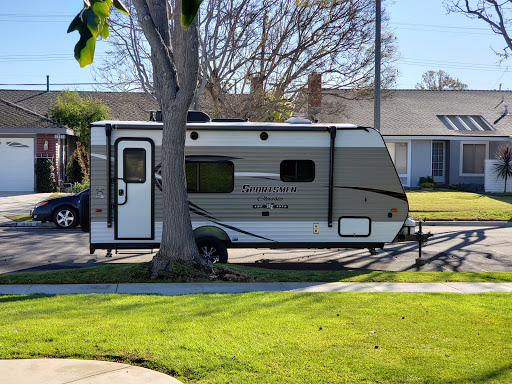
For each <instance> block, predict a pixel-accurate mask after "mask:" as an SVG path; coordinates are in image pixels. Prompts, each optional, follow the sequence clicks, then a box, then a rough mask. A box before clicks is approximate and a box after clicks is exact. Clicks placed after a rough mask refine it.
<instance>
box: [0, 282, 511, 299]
mask: <svg viewBox="0 0 512 384" xmlns="http://www.w3.org/2000/svg"><path fill="white" fill-rule="evenodd" d="M246 292H395V293H399V292H413V293H414V292H418V293H419V292H451V293H485V292H512V283H456V282H447V283H373V282H368V283H366V282H336V283H139V284H62V285H51V284H48V285H0V294H1V295H32V294H48V295H60V294H77V293H126V294H157V295H164V296H177V295H188V294H194V293H246Z"/></svg>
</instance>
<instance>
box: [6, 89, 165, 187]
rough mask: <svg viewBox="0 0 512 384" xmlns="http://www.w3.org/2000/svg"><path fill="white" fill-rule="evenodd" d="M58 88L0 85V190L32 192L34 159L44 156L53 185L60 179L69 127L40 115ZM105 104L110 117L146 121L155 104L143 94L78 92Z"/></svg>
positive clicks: (70, 143) (71, 139) (70, 144)
mask: <svg viewBox="0 0 512 384" xmlns="http://www.w3.org/2000/svg"><path fill="white" fill-rule="evenodd" d="M60 93H61V92H60V91H47V92H44V91H37V90H0V191H29V192H33V191H35V172H34V167H35V162H36V160H35V159H37V158H40V157H43V158H50V159H52V160H53V164H54V167H55V180H56V183H57V185H58V186H62V184H63V183H64V182H65V181H66V176H65V166H66V164H67V163H68V159H69V156H70V155H71V154H72V153H73V151H74V149H75V147H76V135H77V133H75V132H74V131H73V130H72V129H69V128H68V127H65V126H62V125H61V124H59V123H57V122H55V121H52V120H50V119H49V118H47V117H46V116H47V115H48V110H49V109H50V108H51V106H52V104H53V103H54V101H55V99H56V97H57V96H58V95H60ZM79 94H80V96H82V97H89V96H92V97H94V98H96V99H100V100H102V101H103V102H104V103H105V104H107V105H108V106H109V107H110V111H111V113H110V118H111V119H119V120H147V119H148V113H147V112H146V111H147V110H152V109H153V110H154V109H158V108H157V104H156V102H154V101H153V100H152V99H150V98H149V97H148V96H147V95H146V94H144V93H128V92H123V93H119V92H79Z"/></svg>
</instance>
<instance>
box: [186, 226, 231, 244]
mask: <svg viewBox="0 0 512 384" xmlns="http://www.w3.org/2000/svg"><path fill="white" fill-rule="evenodd" d="M200 237H215V238H216V239H218V240H220V241H222V242H223V243H225V244H229V243H230V242H231V241H230V239H229V236H228V235H227V233H226V232H224V231H223V230H222V229H220V228H217V227H213V226H204V227H198V228H196V229H194V238H195V239H196V240H197V239H198V238H200Z"/></svg>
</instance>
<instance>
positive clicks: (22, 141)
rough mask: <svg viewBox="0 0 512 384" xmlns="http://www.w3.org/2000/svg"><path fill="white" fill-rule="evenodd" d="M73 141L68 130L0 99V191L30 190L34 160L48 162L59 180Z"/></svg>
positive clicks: (70, 131)
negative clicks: (49, 160) (43, 159)
mask: <svg viewBox="0 0 512 384" xmlns="http://www.w3.org/2000/svg"><path fill="white" fill-rule="evenodd" d="M74 138H75V132H74V131H73V130H72V129H69V128H67V127H65V126H62V125H60V124H58V123H56V122H55V121H52V120H50V119H48V118H46V117H44V116H42V115H40V114H37V113H35V112H32V111H29V110H27V109H25V108H22V107H20V106H18V105H15V104H12V103H9V102H7V101H5V100H1V99H0V191H34V186H35V173H34V164H35V159H36V158H50V159H52V160H53V163H54V167H55V179H56V180H62V177H63V174H64V164H65V163H66V159H67V158H68V157H69V155H70V151H72V147H73V146H74V143H75V140H74Z"/></svg>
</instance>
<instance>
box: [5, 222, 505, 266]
mask: <svg viewBox="0 0 512 384" xmlns="http://www.w3.org/2000/svg"><path fill="white" fill-rule="evenodd" d="M425 230H427V231H432V232H433V233H434V237H433V238H431V239H430V241H429V244H428V245H427V246H426V247H424V249H423V258H424V260H425V262H426V264H425V265H424V266H421V267H420V266H417V265H416V264H415V260H416V258H417V257H418V245H417V244H416V243H400V244H388V245H386V246H385V247H384V249H383V250H380V249H379V250H378V253H377V254H376V255H370V253H369V252H368V251H367V250H365V249H309V250H308V249H279V250H271V249H230V250H229V262H230V263H233V264H245V265H253V266H262V267H266V268H279V269H289V268H292V269H308V270H313V269H331V270H340V269H364V270H375V271H397V272H398V271H422V272H433V271H439V272H443V271H444V272H449V271H453V272H485V271H488V272H501V271H507V272H512V257H511V256H510V254H511V253H510V231H511V230H512V228H510V227H498V226H481V227H474V226H471V227H467V226H460V227H435V226H426V228H425ZM105 253H106V252H105V251H96V252H95V254H93V255H91V254H89V235H88V234H87V233H83V232H82V231H81V230H79V229H72V230H58V229H55V228H53V229H46V228H20V227H14V228H0V273H7V272H21V271H35V270H38V271H42V270H56V269H63V268H80V267H92V266H95V265H101V264H105V263H108V264H110V263H137V262H145V261H150V260H151V259H152V257H153V254H152V253H150V251H149V250H148V251H129V250H126V251H122V252H119V253H117V254H116V253H114V255H113V257H112V258H107V257H105Z"/></svg>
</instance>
